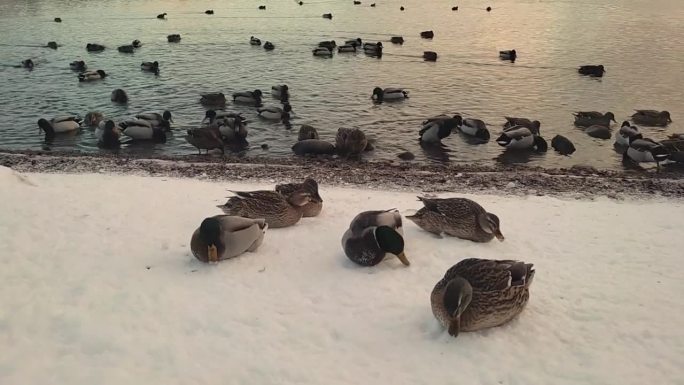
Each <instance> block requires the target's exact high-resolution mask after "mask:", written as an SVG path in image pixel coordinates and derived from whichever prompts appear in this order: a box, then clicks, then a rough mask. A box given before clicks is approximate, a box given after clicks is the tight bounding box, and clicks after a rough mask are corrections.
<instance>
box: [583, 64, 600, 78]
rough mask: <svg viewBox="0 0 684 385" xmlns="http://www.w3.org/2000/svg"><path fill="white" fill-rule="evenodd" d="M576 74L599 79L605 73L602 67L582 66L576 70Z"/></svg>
mask: <svg viewBox="0 0 684 385" xmlns="http://www.w3.org/2000/svg"><path fill="white" fill-rule="evenodd" d="M577 72H578V73H579V74H580V75H585V76H591V77H595V78H601V77H603V74H604V73H605V72H606V69H605V68H604V67H603V65H583V66H580V67H579V68H578V69H577Z"/></svg>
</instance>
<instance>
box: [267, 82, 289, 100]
mask: <svg viewBox="0 0 684 385" xmlns="http://www.w3.org/2000/svg"><path fill="white" fill-rule="evenodd" d="M271 95H272V96H273V97H274V98H276V99H281V98H283V97H285V96H287V98H288V99H289V97H290V87H288V86H287V84H279V85H277V86H273V87H271Z"/></svg>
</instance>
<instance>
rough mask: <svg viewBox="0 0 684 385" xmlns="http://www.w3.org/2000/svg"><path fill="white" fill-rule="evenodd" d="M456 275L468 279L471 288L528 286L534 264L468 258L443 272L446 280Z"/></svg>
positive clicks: (492, 288) (492, 289)
mask: <svg viewBox="0 0 684 385" xmlns="http://www.w3.org/2000/svg"><path fill="white" fill-rule="evenodd" d="M456 276H460V277H462V278H465V279H466V280H468V282H469V283H470V285H471V286H472V287H473V289H476V290H479V291H500V290H505V289H508V288H510V287H513V286H529V285H530V284H531V283H532V278H533V277H534V265H533V264H528V263H525V262H521V261H515V260H493V259H480V258H468V259H464V260H462V261H460V262H459V263H457V264H456V265H454V266H452V267H451V268H450V269H449V270H447V272H446V274H444V278H445V279H448V280H450V279H453V278H454V277H456Z"/></svg>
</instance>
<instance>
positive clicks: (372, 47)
mask: <svg viewBox="0 0 684 385" xmlns="http://www.w3.org/2000/svg"><path fill="white" fill-rule="evenodd" d="M382 48H383V47H382V43H381V42H377V43H375V44H373V43H364V44H363V52H364V53H365V54H366V55H371V56H377V57H382Z"/></svg>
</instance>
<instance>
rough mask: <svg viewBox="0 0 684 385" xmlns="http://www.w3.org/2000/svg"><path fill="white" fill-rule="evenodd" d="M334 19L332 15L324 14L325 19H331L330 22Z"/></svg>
mask: <svg viewBox="0 0 684 385" xmlns="http://www.w3.org/2000/svg"><path fill="white" fill-rule="evenodd" d="M332 17H333V15H332V13H324V14H323V18H324V19H330V20H332Z"/></svg>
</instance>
